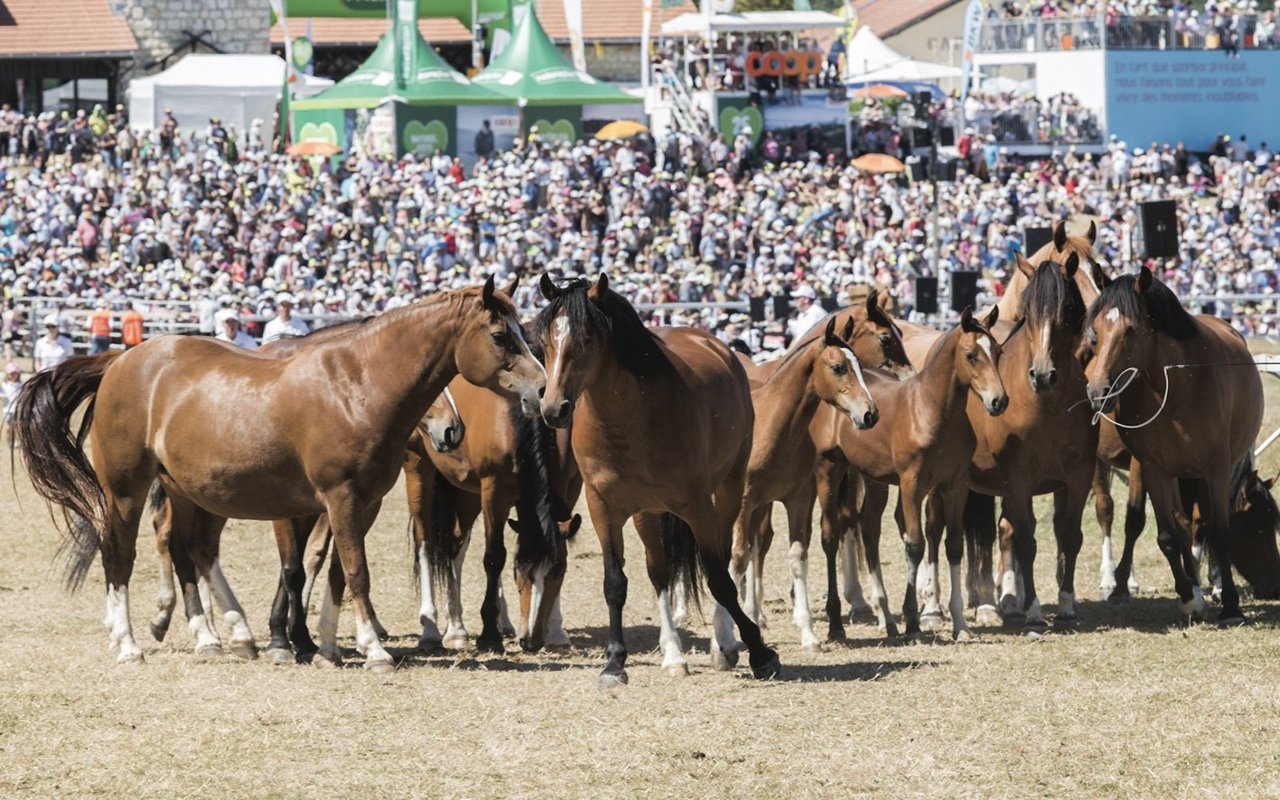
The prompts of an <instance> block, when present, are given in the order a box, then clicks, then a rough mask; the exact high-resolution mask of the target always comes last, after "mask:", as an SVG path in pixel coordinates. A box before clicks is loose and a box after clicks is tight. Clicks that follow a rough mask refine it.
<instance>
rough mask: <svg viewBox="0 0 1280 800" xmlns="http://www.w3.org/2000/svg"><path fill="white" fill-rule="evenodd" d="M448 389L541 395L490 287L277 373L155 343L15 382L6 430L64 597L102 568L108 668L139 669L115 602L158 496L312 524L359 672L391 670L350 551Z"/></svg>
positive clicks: (332, 345)
mask: <svg viewBox="0 0 1280 800" xmlns="http://www.w3.org/2000/svg"><path fill="white" fill-rule="evenodd" d="M459 373H461V374H462V375H463V376H465V377H466V378H468V379H469V380H471V381H472V382H474V383H478V384H481V385H486V386H489V387H491V388H494V389H495V390H499V391H503V392H505V393H508V394H511V395H518V396H520V397H521V399H522V402H523V403H524V404H525V407H526V408H527V409H531V408H533V407H535V404H536V402H537V398H538V395H539V393H540V391H541V390H542V388H543V387H544V385H545V375H546V373H545V370H543V368H542V365H541V364H540V363H539V362H538V361H537V360H536V359H535V358H534V357H533V355H532V353H530V352H529V348H528V346H527V345H526V344H525V341H524V339H523V337H522V335H521V332H520V324H519V319H518V317H517V316H516V311H515V307H514V306H513V305H512V304H511V301H510V299H509V298H508V297H507V296H506V295H505V294H503V293H501V292H499V291H497V290H496V289H495V288H494V285H493V280H492V279H490V280H488V281H487V282H486V283H485V285H484V286H483V287H475V288H471V289H464V290H460V291H454V292H447V293H443V294H440V295H437V296H434V297H430V298H427V299H424V300H420V301H418V302H416V303H414V304H412V305H409V306H405V307H403V308H400V309H396V310H395V311H391V312H388V313H386V314H384V315H382V316H381V317H378V318H377V319H374V320H371V321H370V322H368V323H366V324H364V325H362V326H360V327H359V329H358V330H356V331H353V332H352V334H351V335H350V336H343V337H339V338H337V339H334V340H331V341H329V342H326V343H323V344H320V345H317V346H315V347H311V348H306V349H304V350H301V351H299V352H297V353H295V354H293V355H291V356H287V357H283V358H272V357H270V356H263V355H256V354H254V353H251V352H246V351H243V350H238V349H237V348H235V347H233V346H231V345H229V344H226V343H223V342H218V341H216V340H212V339H204V338H189V337H159V338H156V339H152V340H149V341H147V342H144V343H143V344H141V345H139V346H138V347H136V348H134V349H132V350H129V351H126V352H123V353H113V354H109V355H101V356H83V357H75V358H71V359H68V360H67V361H65V362H63V363H62V364H61V365H59V366H58V367H57V368H55V369H53V370H51V371H49V372H45V373H40V374H39V375H37V376H36V377H35V378H33V379H32V380H31V381H29V382H28V383H27V385H26V386H25V387H24V390H23V393H22V394H21V395H20V396H19V401H18V407H17V412H16V414H15V421H16V422H17V426H16V427H17V429H18V432H19V437H20V441H21V443H22V446H23V460H24V463H25V465H26V467H27V471H28V474H29V476H30V477H31V479H32V483H33V485H34V486H35V488H36V490H37V491H38V492H39V493H40V494H41V495H42V496H43V497H44V498H45V499H46V500H49V501H50V502H52V503H54V504H57V505H59V506H62V508H63V509H64V516H65V522H66V523H67V527H68V528H69V533H70V541H69V544H70V548H69V580H70V582H71V583H72V584H73V585H78V584H79V583H80V582H82V581H83V578H84V576H85V574H86V572H87V570H88V569H89V567H90V566H91V564H92V562H93V560H94V556H95V553H96V552H101V555H102V560H103V569H104V572H105V576H106V584H107V596H108V602H109V607H110V609H111V616H112V623H113V624H112V627H111V632H110V636H109V639H110V642H111V643H112V644H114V645H115V647H116V648H117V649H118V651H119V654H118V656H117V661H118V662H119V663H137V662H140V661H141V660H142V651H141V649H140V648H139V647H138V645H137V642H136V641H135V640H134V637H133V631H132V626H131V623H130V619H129V603H128V584H129V578H130V575H131V572H132V568H133V561H134V556H135V547H136V541H137V531H138V522H139V518H140V517H141V514H142V510H143V507H144V505H145V501H146V496H147V493H148V491H149V489H150V486H151V484H152V482H153V481H155V480H156V479H157V478H158V479H159V480H160V481H161V483H162V484H163V485H164V488H165V491H166V493H167V494H168V495H169V496H170V497H180V498H183V499H186V500H188V501H190V502H191V503H193V504H194V505H196V506H198V507H200V508H203V509H205V510H206V511H208V512H210V513H212V514H216V515H219V516H222V517H235V518H238V519H272V520H274V519H288V518H295V517H303V516H308V515H311V514H316V513H320V512H325V513H327V514H328V516H329V523H330V525H331V526H332V528H333V532H334V540H335V542H336V543H337V548H338V552H339V554H340V557H341V559H342V565H343V569H344V571H345V575H346V579H347V583H348V584H349V585H350V586H351V588H352V594H353V597H354V601H355V608H356V641H357V648H358V649H359V650H361V651H362V652H363V653H364V654H365V656H366V664H365V665H366V667H367V668H369V669H372V670H387V669H392V668H394V664H393V662H392V659H391V656H390V655H389V654H388V653H387V652H386V650H385V649H383V647H382V645H381V643H380V642H379V641H378V637H377V634H376V632H375V629H374V625H373V620H374V619H375V615H374V614H373V607H372V604H371V602H370V600H369V576H368V569H367V566H366V562H365V556H364V534H365V532H366V531H367V530H368V528H369V526H370V525H371V524H372V522H373V519H374V517H375V516H376V514H377V510H378V508H379V506H380V504H381V499H382V496H383V495H384V494H385V493H386V492H387V491H388V490H389V489H390V488H391V487H392V485H394V483H395V480H396V475H397V472H398V468H399V462H400V458H399V456H400V454H401V453H403V452H404V446H405V442H406V441H407V440H408V438H409V434H410V432H411V431H412V430H413V428H414V426H415V425H416V424H417V423H418V421H419V420H420V419H421V418H422V415H423V413H425V411H426V410H427V408H428V406H429V405H430V404H431V401H433V400H434V399H435V398H436V396H437V395H439V394H440V392H441V391H442V390H443V389H444V387H445V386H446V385H447V384H448V382H449V381H450V380H451V379H452V378H453V376H454V375H457V374H459ZM321 388H324V389H325V390H324V391H320V390H319V389H321ZM85 401H91V405H90V406H89V408H88V409H87V410H86V411H85V414H84V417H83V419H82V421H81V423H80V425H79V426H78V427H73V421H72V416H73V413H74V412H75V411H76V410H77V409H78V408H79V406H80V405H81V404H82V403H84V402H85ZM246 407H248V408H254V409H257V410H258V411H259V413H257V414H252V415H248V414H245V413H244V410H245V408H246ZM139 409H144V410H145V413H139ZM95 421H96V424H95ZM86 438H87V439H88V441H89V443H90V444H91V445H92V457H91V459H92V460H90V457H88V456H86V454H85V452H84V450H83V445H84V443H85V440H86ZM327 599H328V600H329V602H327V603H326V608H325V612H324V613H323V614H322V620H321V637H322V645H321V654H322V655H323V656H325V657H326V658H329V659H331V660H332V659H338V658H339V657H340V656H339V653H338V649H337V642H336V638H337V619H338V617H337V608H336V607H335V606H334V604H333V602H332V598H327Z"/></svg>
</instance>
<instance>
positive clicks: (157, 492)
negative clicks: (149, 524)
mask: <svg viewBox="0 0 1280 800" xmlns="http://www.w3.org/2000/svg"><path fill="white" fill-rule="evenodd" d="M168 501H169V495H168V494H166V493H165V490H164V486H163V485H162V484H161V483H160V481H156V482H155V483H152V484H151V492H150V493H149V494H148V495H147V507H149V508H150V509H151V513H153V514H158V513H160V509H162V508H164V504H165V503H167V502H168Z"/></svg>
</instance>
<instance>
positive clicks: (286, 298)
mask: <svg viewBox="0 0 1280 800" xmlns="http://www.w3.org/2000/svg"><path fill="white" fill-rule="evenodd" d="M280 303H288V304H289V305H291V306H292V305H297V301H296V300H294V299H293V295H292V294H290V293H289V292H281V293H280V294H278V295H276V304H277V305H279V304H280Z"/></svg>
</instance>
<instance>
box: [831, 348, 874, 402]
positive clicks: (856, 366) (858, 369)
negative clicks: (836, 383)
mask: <svg viewBox="0 0 1280 800" xmlns="http://www.w3.org/2000/svg"><path fill="white" fill-rule="evenodd" d="M840 352H841V353H843V354H844V358H845V361H848V362H849V367H850V369H852V370H853V377H855V378H857V379H858V386H860V387H862V393H863V394H864V395H866V396H867V402H868V403H874V402H875V401H873V400H872V399H871V390H870V389H868V388H867V381H866V379H865V378H863V377H862V362H861V361H859V360H858V357H857V356H855V355H854V354H853V351H852V350H846V349H844V348H843V347H842V348H840Z"/></svg>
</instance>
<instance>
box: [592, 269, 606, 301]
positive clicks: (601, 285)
mask: <svg viewBox="0 0 1280 800" xmlns="http://www.w3.org/2000/svg"><path fill="white" fill-rule="evenodd" d="M607 291H609V273H607V272H601V273H600V277H599V278H597V279H596V286H595V293H596V295H597V296H599V295H602V294H604V293H605V292H607Z"/></svg>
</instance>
